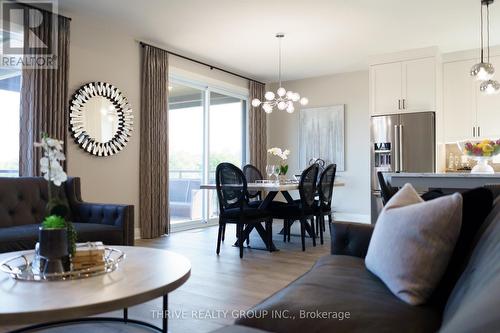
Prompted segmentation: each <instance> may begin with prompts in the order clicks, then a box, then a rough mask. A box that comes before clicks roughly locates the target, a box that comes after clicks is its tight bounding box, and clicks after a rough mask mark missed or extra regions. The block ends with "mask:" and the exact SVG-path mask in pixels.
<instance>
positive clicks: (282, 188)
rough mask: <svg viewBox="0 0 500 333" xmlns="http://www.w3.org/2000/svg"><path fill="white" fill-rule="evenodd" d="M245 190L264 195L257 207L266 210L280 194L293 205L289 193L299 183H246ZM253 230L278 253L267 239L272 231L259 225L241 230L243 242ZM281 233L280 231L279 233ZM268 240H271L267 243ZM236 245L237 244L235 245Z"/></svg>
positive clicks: (338, 183)
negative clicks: (259, 192)
mask: <svg viewBox="0 0 500 333" xmlns="http://www.w3.org/2000/svg"><path fill="white" fill-rule="evenodd" d="M342 186H345V183H344V182H342V181H338V180H337V181H335V182H334V184H333V187H342ZM200 189H202V190H216V189H217V185H216V184H212V183H210V184H201V185H200ZM247 190H248V191H252V192H254V191H261V192H262V193H265V194H266V196H265V198H264V200H262V202H261V204H260V205H259V209H267V208H268V207H269V205H270V204H271V202H272V201H273V200H274V199H275V198H276V196H277V195H278V193H281V194H282V195H283V197H284V198H285V200H286V201H287V202H288V203H294V199H293V197H292V195H291V194H290V191H298V190H299V182H298V181H285V182H272V181H264V182H257V183H247ZM254 228H255V230H257V232H258V233H259V236H260V238H261V239H262V241H263V242H264V244H265V246H266V249H267V250H269V251H278V249H277V248H276V246H275V245H274V242H273V241H272V237H268V233H269V232H272V231H268V230H266V229H265V228H264V227H263V226H262V225H261V224H252V225H248V226H246V227H245V229H244V230H243V237H244V238H243V241H245V240H246V239H247V238H248V237H249V235H250V233H251V232H252V230H253V229H254ZM306 231H307V232H308V233H309V235H310V236H311V237H314V235H312V232H311V230H310V228H307V227H306ZM281 232H282V231H281ZM269 240H271V241H270V242H269ZM236 244H237V243H236Z"/></svg>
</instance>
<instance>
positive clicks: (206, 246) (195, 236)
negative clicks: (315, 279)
mask: <svg viewBox="0 0 500 333" xmlns="http://www.w3.org/2000/svg"><path fill="white" fill-rule="evenodd" d="M297 227H298V223H295V225H294V228H295V229H294V230H292V233H298V232H299V230H298V229H299V228H297ZM280 229H281V228H280V224H279V223H275V224H274V237H273V239H274V242H275V244H276V246H277V247H278V248H279V249H280V251H278V252H272V253H269V252H267V251H263V250H255V249H245V251H244V257H243V259H240V258H239V252H238V248H236V247H233V246H232V244H233V243H234V241H235V228H234V226H229V225H228V227H227V230H226V241H225V242H224V243H223V245H222V246H221V252H220V255H219V256H217V255H216V254H215V247H216V240H217V227H209V228H204V229H197V230H190V231H184V232H179V233H174V234H172V235H170V236H166V237H163V238H160V239H155V240H140V241H138V242H137V245H138V246H149V247H155V248H161V249H166V250H171V251H174V252H177V253H180V254H183V255H185V256H186V257H187V258H189V260H190V261H191V264H192V272H191V278H190V279H189V280H188V281H187V282H186V284H184V285H183V286H182V287H181V288H179V289H178V290H176V291H174V292H173V293H171V294H170V296H169V309H170V310H171V311H174V312H175V311H184V314H186V318H184V319H176V318H171V319H170V321H169V325H170V329H171V330H172V332H210V331H212V330H214V329H216V328H219V327H222V326H225V325H229V324H231V323H232V322H233V321H234V318H233V316H232V311H234V310H246V309H248V308H250V307H251V306H253V305H255V304H256V303H258V302H260V301H262V300H264V299H265V298H267V297H268V296H270V295H271V294H273V293H275V292H276V291H278V290H280V289H281V288H283V287H285V286H286V285H288V284H289V283H290V282H292V281H293V280H295V279H296V278H297V277H299V276H300V275H302V274H303V273H305V272H306V271H308V270H309V269H310V268H311V266H312V265H313V264H314V262H315V261H316V260H317V259H318V258H319V257H321V256H323V255H325V254H328V253H329V251H330V239H329V236H326V239H325V244H324V245H319V241H318V245H317V246H316V247H313V246H312V241H311V239H307V240H306V252H302V250H301V246H300V237H292V239H291V242H290V243H283V236H281V235H279V234H277V232H278V231H279V230H280ZM327 233H328V232H327ZM251 236H252V237H251V242H250V245H251V246H255V247H264V245H263V243H262V241H261V240H260V238H259V237H258V235H257V233H255V232H254V233H252V235H251ZM157 304H158V307H159V301H158V303H157ZM147 307H148V304H145V305H141V306H138V307H137V308H138V309H132V310H131V315H132V316H134V310H140V313H138V314H140V315H144V312H143V311H141V310H144V308H147ZM140 308H142V309H140ZM224 310H225V311H228V313H227V315H226V316H225V315H223V314H222V313H221V312H222V311H224ZM192 311H194V314H195V315H199V316H203V315H204V314H209V313H213V314H214V316H213V318H205V319H199V318H194V316H193V313H192ZM217 312H219V314H220V315H219V316H218V315H217ZM208 317H210V316H208ZM143 318H144V319H147V317H143Z"/></svg>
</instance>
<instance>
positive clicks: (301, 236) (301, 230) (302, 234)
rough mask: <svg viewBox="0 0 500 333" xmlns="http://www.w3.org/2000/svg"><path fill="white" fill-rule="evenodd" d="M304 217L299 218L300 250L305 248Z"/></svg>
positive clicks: (305, 221)
mask: <svg viewBox="0 0 500 333" xmlns="http://www.w3.org/2000/svg"><path fill="white" fill-rule="evenodd" d="M306 223H307V220H306V219H301V220H300V239H301V241H302V251H305V250H306V225H305V224H306Z"/></svg>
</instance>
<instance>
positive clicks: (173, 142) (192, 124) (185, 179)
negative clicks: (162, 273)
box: [168, 84, 205, 224]
mask: <svg viewBox="0 0 500 333" xmlns="http://www.w3.org/2000/svg"><path fill="white" fill-rule="evenodd" d="M204 94H205V92H204V91H203V90H199V89H196V88H192V87H188V86H185V85H181V84H171V85H170V86H169V105H168V106H169V111H168V112H169V123H168V136H169V163H168V164H169V202H170V221H171V223H172V224H175V223H182V222H188V221H193V220H201V219H202V218H203V200H204V199H203V191H201V190H200V184H201V183H202V180H203V143H204V139H203V137H204V130H203V128H204V109H205V108H204V104H205V102H204Z"/></svg>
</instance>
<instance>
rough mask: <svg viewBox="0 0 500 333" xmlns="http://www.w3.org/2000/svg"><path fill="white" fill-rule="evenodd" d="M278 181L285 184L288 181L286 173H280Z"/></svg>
mask: <svg viewBox="0 0 500 333" xmlns="http://www.w3.org/2000/svg"><path fill="white" fill-rule="evenodd" d="M278 182H279V183H280V184H284V183H285V182H286V175H279V176H278Z"/></svg>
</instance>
